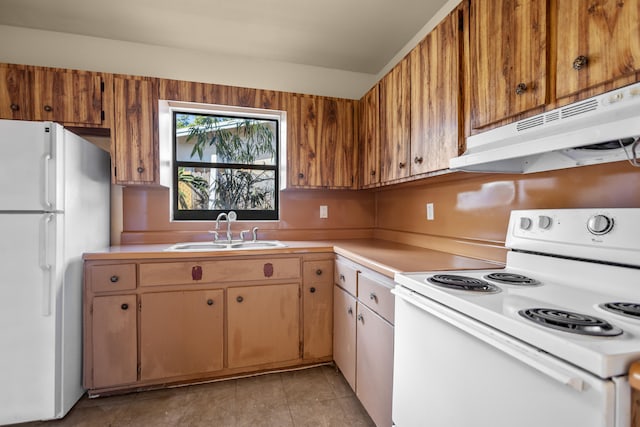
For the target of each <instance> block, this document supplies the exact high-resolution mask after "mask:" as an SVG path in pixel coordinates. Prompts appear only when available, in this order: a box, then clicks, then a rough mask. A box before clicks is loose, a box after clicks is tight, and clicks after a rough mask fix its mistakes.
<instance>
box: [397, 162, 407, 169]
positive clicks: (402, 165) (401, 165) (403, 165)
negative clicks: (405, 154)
mask: <svg viewBox="0 0 640 427" xmlns="http://www.w3.org/2000/svg"><path fill="white" fill-rule="evenodd" d="M405 166H406V164H405V163H404V162H400V163H398V167H399V168H400V169H402V168H404V167H405Z"/></svg>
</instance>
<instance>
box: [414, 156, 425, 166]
mask: <svg viewBox="0 0 640 427" xmlns="http://www.w3.org/2000/svg"><path fill="white" fill-rule="evenodd" d="M423 160H424V159H423V158H422V156H420V157H418V156H416V158H415V159H413V162H414V163H419V164H422V161H423Z"/></svg>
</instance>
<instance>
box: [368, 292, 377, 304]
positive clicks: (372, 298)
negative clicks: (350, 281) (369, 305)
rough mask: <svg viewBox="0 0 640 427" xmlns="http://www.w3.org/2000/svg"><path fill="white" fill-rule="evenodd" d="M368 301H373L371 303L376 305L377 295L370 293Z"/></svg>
mask: <svg viewBox="0 0 640 427" xmlns="http://www.w3.org/2000/svg"><path fill="white" fill-rule="evenodd" d="M369 299H370V300H373V302H375V303H376V304H377V303H378V295H376V294H374V293H373V292H371V294H370V295H369Z"/></svg>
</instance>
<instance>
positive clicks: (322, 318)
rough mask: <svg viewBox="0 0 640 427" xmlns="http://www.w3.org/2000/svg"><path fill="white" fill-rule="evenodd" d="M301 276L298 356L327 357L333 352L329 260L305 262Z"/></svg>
mask: <svg viewBox="0 0 640 427" xmlns="http://www.w3.org/2000/svg"><path fill="white" fill-rule="evenodd" d="M302 277H303V285H302V287H303V289H302V293H303V297H302V305H303V306H302V316H303V320H302V325H303V326H302V327H303V330H302V334H303V337H304V340H303V348H302V358H303V359H306V360H315V359H320V358H324V357H327V358H330V357H331V354H332V351H333V341H332V335H333V260H323V261H308V262H305V263H304V267H303V273H302Z"/></svg>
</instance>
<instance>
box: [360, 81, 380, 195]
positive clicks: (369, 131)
mask: <svg viewBox="0 0 640 427" xmlns="http://www.w3.org/2000/svg"><path fill="white" fill-rule="evenodd" d="M379 87H380V86H379V85H378V84H376V85H375V86H374V87H372V88H371V89H370V90H369V91H368V92H367V93H366V94H365V95H364V96H363V97H362V99H361V100H360V103H359V110H358V111H359V119H360V127H359V129H358V131H359V136H360V147H359V149H360V155H361V156H362V168H361V170H362V175H361V176H362V186H364V187H367V186H371V185H375V184H377V183H378V182H380V90H379Z"/></svg>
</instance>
